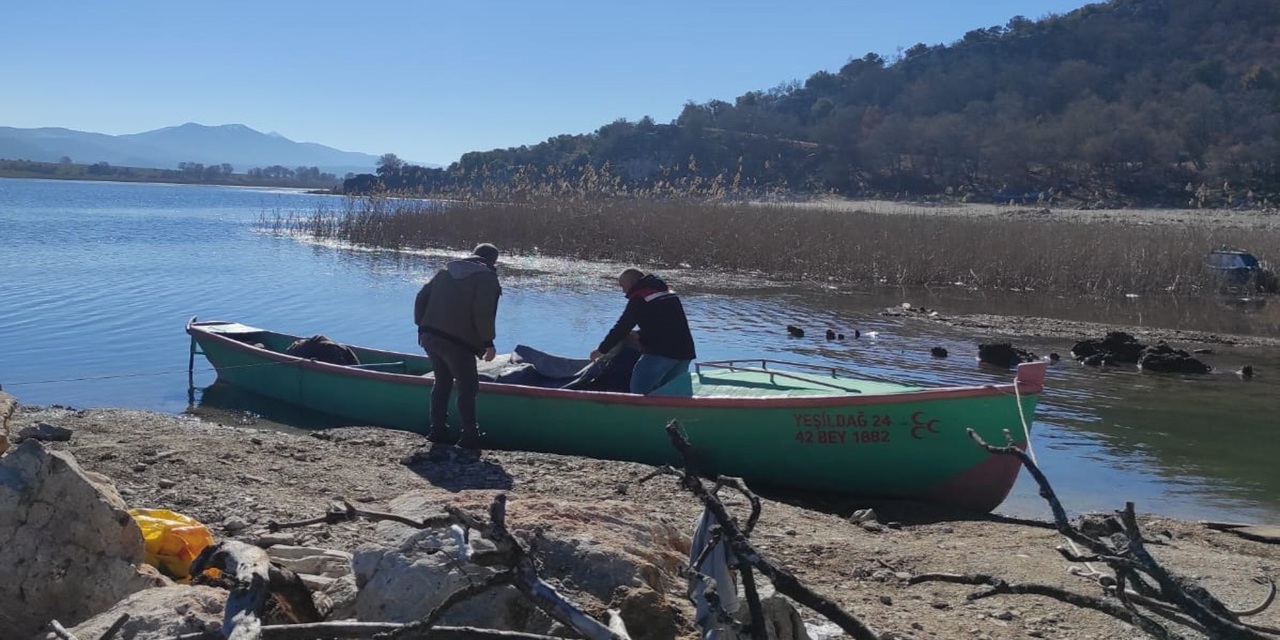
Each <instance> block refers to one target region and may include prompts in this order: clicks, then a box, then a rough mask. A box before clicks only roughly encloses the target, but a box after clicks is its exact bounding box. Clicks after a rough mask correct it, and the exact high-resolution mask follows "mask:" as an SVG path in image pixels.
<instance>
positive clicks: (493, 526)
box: [272, 494, 629, 640]
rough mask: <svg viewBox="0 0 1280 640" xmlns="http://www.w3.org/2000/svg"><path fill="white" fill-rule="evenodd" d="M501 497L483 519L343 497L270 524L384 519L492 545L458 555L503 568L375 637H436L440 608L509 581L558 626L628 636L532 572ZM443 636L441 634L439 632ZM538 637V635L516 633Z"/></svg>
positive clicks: (598, 639)
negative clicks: (364, 505)
mask: <svg viewBox="0 0 1280 640" xmlns="http://www.w3.org/2000/svg"><path fill="white" fill-rule="evenodd" d="M506 505H507V496H506V495H505V494H499V495H497V496H495V497H494V499H493V502H492V503H491V504H490V506H489V520H488V521H487V522H486V521H485V520H483V519H481V518H479V517H477V516H475V515H472V514H470V513H468V512H466V511H464V510H462V509H459V508H457V507H453V506H446V507H445V513H444V514H442V515H439V516H435V517H431V518H424V519H422V520H414V519H412V518H407V517H404V516H401V515H398V514H394V513H385V512H380V511H369V510H364V509H357V508H355V507H354V506H352V505H351V503H349V502H347V501H345V500H344V501H342V503H341V505H340V506H339V505H335V506H333V507H331V508H330V510H329V511H328V512H327V513H325V515H323V516H320V517H317V518H311V519H309V520H301V521H297V522H285V523H273V524H272V527H273V528H274V529H277V530H278V529H287V528H291V527H300V526H307V525H311V524H333V523H337V522H345V521H347V520H351V519H355V518H365V519H369V520H386V521H391V522H398V523H400V524H404V525H407V526H410V527H413V528H415V529H428V528H444V527H449V528H450V529H451V530H452V532H453V533H455V534H457V535H458V537H459V542H460V543H461V544H460V546H462V547H464V548H465V547H466V546H467V542H468V541H469V540H470V535H471V532H473V531H474V532H477V533H479V534H480V535H481V536H482V537H484V538H485V539H488V540H489V541H491V542H493V543H494V546H495V547H496V550H495V551H492V552H487V553H483V554H480V553H476V554H471V553H470V552H469V551H467V552H464V556H463V559H464V560H469V561H471V562H474V563H475V564H477V565H481V566H502V567H505V568H506V571H503V572H499V573H497V574H495V575H493V576H491V577H490V578H489V579H488V580H486V581H485V582H482V583H479V584H473V585H470V586H468V587H465V588H464V589H462V590H461V591H459V592H456V593H453V594H450V595H449V596H448V597H447V598H446V599H445V601H444V602H442V603H441V604H440V605H439V606H438V607H436V609H435V610H433V611H431V612H430V613H428V614H427V616H425V617H424V618H423V619H421V620H417V621H415V622H412V623H408V624H405V625H396V626H395V627H394V628H382V629H380V630H379V631H378V632H377V633H378V634H383V635H379V636H378V637H380V638H397V639H399V640H406V639H409V638H414V637H426V636H427V635H430V637H431V638H436V637H437V635H435V633H436V631H438V630H440V629H443V628H444V627H436V626H434V624H435V623H436V622H437V621H438V620H439V619H440V618H441V617H443V615H444V613H445V611H446V610H447V609H448V608H450V607H452V606H453V605H455V604H457V603H459V602H462V601H463V600H466V599H467V598H470V597H473V596H475V595H477V594H479V593H482V592H485V591H488V590H489V589H493V588H496V587H498V586H502V585H506V584H510V585H511V586H513V587H515V588H516V590H518V591H520V592H521V593H522V594H524V595H525V597H527V598H529V599H530V600H531V601H532V602H533V603H534V604H535V605H536V606H537V607H538V608H539V609H542V610H543V611H544V612H545V613H547V615H549V616H551V617H552V618H553V619H555V620H556V621H558V622H560V623H561V624H564V625H566V626H568V627H570V628H572V629H574V630H575V631H577V632H578V633H579V634H581V635H582V636H583V637H584V638H587V639H588V640H629V636H628V635H627V633H626V629H625V626H624V625H623V624H622V621H621V618H620V617H617V616H616V614H615V617H617V619H616V620H613V621H611V623H610V624H609V625H606V624H604V623H601V622H600V621H598V620H596V619H595V618H592V617H591V616H589V615H587V614H586V613H585V612H583V611H582V609H581V608H580V607H578V606H577V605H576V604H574V603H572V602H570V601H569V600H567V599H565V598H564V597H563V596H561V595H560V593H559V592H558V591H556V589H555V588H554V587H552V586H551V585H550V584H547V582H546V581H544V580H542V578H541V577H539V576H538V572H537V568H536V566H535V564H534V561H533V557H532V556H531V555H530V554H529V552H528V551H527V550H526V549H525V548H524V546H523V545H522V544H521V543H520V541H519V540H517V539H516V538H515V537H514V536H512V535H511V533H510V532H509V531H508V530H507V526H506ZM439 637H444V636H439ZM474 637H495V638H496V637H516V636H474ZM519 637H539V638H541V637H542V636H519Z"/></svg>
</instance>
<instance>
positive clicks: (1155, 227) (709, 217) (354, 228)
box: [268, 183, 1280, 294]
mask: <svg viewBox="0 0 1280 640" xmlns="http://www.w3.org/2000/svg"><path fill="white" fill-rule="evenodd" d="M702 187H703V191H702V192H700V193H697V194H696V195H693V196H689V195H677V194H675V193H670V192H663V191H662V190H661V189H655V190H651V191H650V192H647V193H642V194H637V193H626V192H625V190H622V189H620V188H617V186H616V183H606V184H605V185H604V188H601V186H600V185H596V191H589V190H583V189H578V190H574V189H572V188H555V187H549V186H542V187H537V188H527V189H521V190H510V191H507V192H499V191H498V190H497V189H489V190H487V191H484V192H481V193H477V194H475V195H472V196H468V197H462V198H459V199H437V200H427V199H415V198H397V197H391V196H367V197H352V198H348V199H347V200H346V201H345V204H344V206H343V207H341V209H337V210H333V209H322V210H317V211H316V212H315V213H314V214H313V215H311V216H309V217H308V216H294V217H287V218H283V217H277V218H276V219H275V220H274V221H270V222H269V223H268V226H272V227H274V228H275V229H276V230H277V231H281V232H290V233H298V234H303V235H307V236H310V237H313V238H317V239H329V240H337V241H344V242H349V243H352V244H356V245H365V246H371V247H382V248H392V249H421V248H459V249H461V248H469V247H470V246H472V245H474V244H475V243H476V242H479V241H486V242H493V243H495V244H497V245H498V246H500V247H502V249H503V250H504V251H508V252H513V253H524V254H535V253H536V254H542V255H554V256H563V257H571V258H581V259H588V260H597V259H607V260H612V261H622V262H633V263H636V264H640V265H647V266H654V267H660V266H672V265H688V266H690V267H695V268H709V269H723V270H732V271H747V272H759V273H763V274H767V275H769V276H773V277H779V278H795V279H804V280H817V281H824V282H842V283H848V284H873V285H885V284H888V285H899V286H932V285H948V286H950V285H956V284H960V285H963V286H969V287H975V288H983V289H1029V290H1036V291H1040V292H1045V293H1048V292H1056V293H1085V294H1114V293H1164V292H1169V293H1189V292H1194V291H1198V290H1204V289H1205V288H1211V287H1214V286H1215V282H1214V281H1213V280H1212V279H1211V276H1210V275H1209V274H1208V273H1207V272H1206V270H1205V267H1204V255H1205V252H1206V251H1208V250H1209V249H1211V248H1216V247H1220V246H1222V245H1228V246H1246V247H1249V248H1250V249H1251V250H1252V251H1253V252H1254V253H1255V254H1257V255H1259V256H1280V231H1276V230H1274V229H1268V230H1259V229H1240V228H1222V227H1215V226H1213V225H1212V224H1211V223H1209V222H1206V223H1205V224H1199V223H1195V222H1190V223H1187V222H1182V223H1176V224H1135V223H1124V222H1117V221H1114V220H1113V221H1106V222H1079V221H1062V220H1052V219H1025V218H1009V217H973V216H949V215H936V214H931V213H927V212H925V211H924V210H921V211H920V212H918V213H909V212H908V213H866V212H838V211H831V210H818V209H807V208H805V207H803V206H795V205H794V204H768V203H763V204H762V203H758V202H747V201H745V200H733V199H729V198H725V197H723V195H724V194H723V192H722V187H720V186H719V183H707V184H704V185H702ZM717 190H720V192H717Z"/></svg>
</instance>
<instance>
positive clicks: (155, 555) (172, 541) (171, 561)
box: [129, 509, 213, 580]
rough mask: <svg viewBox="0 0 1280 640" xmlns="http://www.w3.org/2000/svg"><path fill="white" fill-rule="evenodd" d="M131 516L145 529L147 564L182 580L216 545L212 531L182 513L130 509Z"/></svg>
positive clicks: (143, 531) (164, 510)
mask: <svg viewBox="0 0 1280 640" xmlns="http://www.w3.org/2000/svg"><path fill="white" fill-rule="evenodd" d="M129 515H131V516H133V519H134V520H136V521H137V523H138V526H139V527H140V528H141V529H142V538H143V540H145V541H146V553H147V564H150V565H152V566H154V567H156V568H157V569H160V570H161V571H162V572H164V573H165V574H167V575H169V576H172V577H174V578H177V579H179V580H185V579H187V578H188V577H190V575H191V561H192V560H195V559H196V556H197V555H199V554H200V552H201V551H203V550H204V548H205V547H207V546H209V545H211V544H213V534H211V533H209V528H208V527H206V526H204V525H203V524H200V523H199V522H197V521H195V520H194V519H192V518H190V517H188V516H184V515H182V514H181V513H175V512H173V511H170V510H168V509H130V510H129Z"/></svg>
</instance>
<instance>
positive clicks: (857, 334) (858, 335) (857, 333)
mask: <svg viewBox="0 0 1280 640" xmlns="http://www.w3.org/2000/svg"><path fill="white" fill-rule="evenodd" d="M853 337H854V338H855V339H857V338H860V337H862V332H861V331H858V330H857V329H854V330H853Z"/></svg>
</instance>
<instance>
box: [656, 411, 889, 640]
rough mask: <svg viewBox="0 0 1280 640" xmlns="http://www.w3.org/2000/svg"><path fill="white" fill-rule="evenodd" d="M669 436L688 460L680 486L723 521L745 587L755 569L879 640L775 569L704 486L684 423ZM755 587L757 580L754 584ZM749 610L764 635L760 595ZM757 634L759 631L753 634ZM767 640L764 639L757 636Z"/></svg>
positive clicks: (850, 629)
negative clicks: (684, 432) (683, 426)
mask: <svg viewBox="0 0 1280 640" xmlns="http://www.w3.org/2000/svg"><path fill="white" fill-rule="evenodd" d="M666 429H667V435H668V436H669V437H670V438H671V444H672V446H674V447H675V448H676V450H677V451H679V452H680V455H681V456H682V458H683V460H684V461H685V468H684V473H683V474H681V476H680V486H681V487H683V488H684V489H686V490H688V491H689V492H690V493H692V494H693V495H694V496H695V497H697V498H698V500H699V501H700V502H702V505H703V506H704V507H705V508H707V509H708V510H709V511H711V513H712V515H714V516H715V518H716V521H717V522H719V524H720V528H721V530H722V532H723V535H724V536H725V539H726V540H727V541H728V542H729V545H730V548H731V549H733V553H734V555H736V556H737V557H738V560H739V562H740V563H742V566H741V567H740V571H739V573H740V574H741V575H742V577H743V584H744V586H745V585H747V584H748V582H747V581H748V580H749V579H750V578H749V576H751V575H752V573H751V571H752V569H755V570H757V571H759V572H760V573H762V574H764V576H765V577H766V578H768V579H769V580H770V582H772V583H773V586H774V588H775V589H777V590H778V592H779V593H782V594H783V595H785V596H787V597H789V598H791V599H792V600H795V601H796V602H798V603H800V604H801V605H803V606H806V607H808V608H810V609H812V610H814V611H816V612H818V613H819V614H822V615H823V616H825V617H826V618H827V619H828V620H830V621H831V622H833V623H834V624H835V625H836V626H838V627H840V628H841V629H842V630H843V631H844V632H845V633H847V634H849V635H850V636H852V637H854V638H856V639H857V640H878V639H879V638H880V634H878V633H876V632H875V631H873V630H872V629H871V628H870V627H868V626H867V625H866V624H864V623H863V622H862V621H861V620H858V619H857V618H855V617H854V616H853V615H852V614H850V613H849V612H847V611H845V610H844V609H841V608H840V606H839V605H837V604H836V603H835V602H833V601H831V600H829V599H827V598H825V597H823V596H822V595H820V594H818V593H816V592H814V591H813V590H811V589H809V588H808V587H806V586H805V585H804V584H802V583H801V582H800V581H799V580H798V579H796V577H795V576H793V575H791V574H790V573H787V572H786V571H784V570H782V569H780V568H778V567H775V566H773V565H772V564H771V563H769V562H768V561H767V560H765V559H764V557H763V556H761V555H760V553H759V552H758V551H757V550H756V549H755V547H753V546H752V545H751V543H750V542H749V541H748V540H747V538H746V536H745V535H744V534H743V531H742V529H741V528H740V527H739V526H738V523H737V520H736V519H735V518H734V517H733V516H731V515H730V514H729V512H728V510H727V509H725V507H724V504H723V503H721V502H720V500H719V499H718V498H716V496H715V495H714V494H713V493H712V492H711V491H709V490H708V489H707V488H706V487H705V486H703V484H702V479H701V478H700V477H699V476H698V475H697V465H696V464H695V452H694V450H693V446H692V445H690V444H689V441H688V439H687V438H685V436H684V434H683V433H682V432H681V431H680V423H679V422H678V421H676V420H672V421H671V422H670V423H668V424H667V427H666ZM751 584H753V585H754V581H753V582H752V583H751ZM747 595H748V601H747V604H748V609H749V611H750V613H751V616H752V624H751V626H749V627H748V629H749V630H752V629H755V630H758V631H759V632H760V633H763V632H764V631H763V626H761V625H762V624H763V613H762V611H763V607H761V606H760V603H759V596H758V594H757V595H756V596H755V598H754V600H755V602H754V606H753V603H752V598H751V596H752V592H750V591H749V592H747ZM752 632H753V633H755V631H752ZM753 637H763V636H753Z"/></svg>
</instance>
